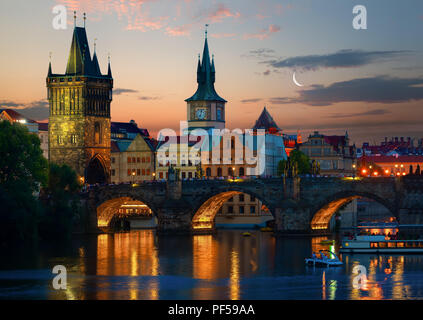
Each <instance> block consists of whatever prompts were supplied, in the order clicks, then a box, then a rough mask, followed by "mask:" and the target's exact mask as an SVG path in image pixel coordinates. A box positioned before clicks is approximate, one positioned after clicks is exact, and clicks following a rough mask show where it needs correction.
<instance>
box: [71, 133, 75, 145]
mask: <svg viewBox="0 0 423 320" xmlns="http://www.w3.org/2000/svg"><path fill="white" fill-rule="evenodd" d="M71 143H72V144H76V134H73V135H71Z"/></svg>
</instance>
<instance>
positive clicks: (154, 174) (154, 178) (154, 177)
mask: <svg viewBox="0 0 423 320" xmlns="http://www.w3.org/2000/svg"><path fill="white" fill-rule="evenodd" d="M153 180H156V173H155V172H153Z"/></svg>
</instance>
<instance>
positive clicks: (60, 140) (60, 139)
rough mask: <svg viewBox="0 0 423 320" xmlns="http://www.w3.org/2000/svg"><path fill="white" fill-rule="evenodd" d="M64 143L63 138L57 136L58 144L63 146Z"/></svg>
mask: <svg viewBox="0 0 423 320" xmlns="http://www.w3.org/2000/svg"><path fill="white" fill-rule="evenodd" d="M62 143H63V140H62V136H61V135H58V136H57V144H59V145H60V144H62Z"/></svg>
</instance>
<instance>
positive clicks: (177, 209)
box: [157, 199, 192, 234]
mask: <svg viewBox="0 0 423 320" xmlns="http://www.w3.org/2000/svg"><path fill="white" fill-rule="evenodd" d="M191 219H192V214H191V210H190V207H189V206H188V205H187V204H186V203H184V201H182V200H175V199H168V200H167V201H166V202H165V203H164V204H163V206H162V207H161V208H159V209H158V211H157V220H158V225H157V232H158V233H172V234H175V233H179V234H190V233H191Z"/></svg>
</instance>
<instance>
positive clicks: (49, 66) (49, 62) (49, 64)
mask: <svg viewBox="0 0 423 320" xmlns="http://www.w3.org/2000/svg"><path fill="white" fill-rule="evenodd" d="M51 54H52V53H51V52H50V53H49V57H48V76H49V77H50V76H51V75H52V74H53V72H52V71H51Z"/></svg>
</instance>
